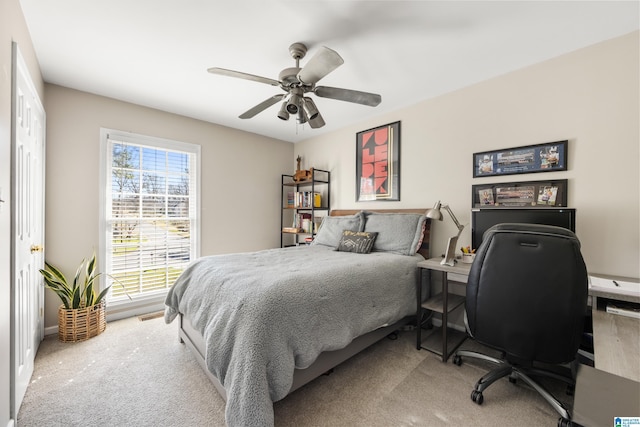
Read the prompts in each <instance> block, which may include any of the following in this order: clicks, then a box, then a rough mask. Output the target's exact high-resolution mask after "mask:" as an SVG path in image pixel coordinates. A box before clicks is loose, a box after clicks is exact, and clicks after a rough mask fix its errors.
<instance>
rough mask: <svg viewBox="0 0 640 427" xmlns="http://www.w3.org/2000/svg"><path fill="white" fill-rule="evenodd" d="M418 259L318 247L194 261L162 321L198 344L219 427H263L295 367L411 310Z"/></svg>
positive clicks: (170, 297) (270, 419)
mask: <svg viewBox="0 0 640 427" xmlns="http://www.w3.org/2000/svg"><path fill="white" fill-rule="evenodd" d="M419 260H422V257H420V256H419V255H416V256H414V257H410V256H404V255H395V254H390V253H382V252H373V253H370V254H367V255H362V254H354V253H348V252H337V251H334V250H333V249H331V248H328V247H326V246H320V245H315V246H308V247H294V248H287V249H271V250H265V251H259V252H252V253H243V254H230V255H216V256H210V257H203V258H201V259H199V260H197V261H195V262H193V263H192V264H191V265H190V266H189V267H188V268H187V269H186V270H185V271H184V272H183V274H182V275H181V276H180V277H179V278H178V280H177V281H176V283H175V284H174V285H173V287H172V288H171V290H170V291H169V294H168V296H167V298H166V302H165V304H166V309H165V321H166V322H167V323H170V322H171V321H173V319H174V318H175V317H176V316H177V314H178V312H180V313H183V314H184V315H185V316H186V317H187V318H188V319H190V321H191V323H192V324H193V326H194V327H195V328H196V329H197V330H199V331H200V333H201V334H202V336H203V337H204V339H205V342H206V355H205V360H206V363H207V366H208V368H209V370H210V371H211V372H212V373H213V374H214V375H215V376H216V377H217V378H218V379H219V380H220V382H221V383H222V385H223V386H224V388H225V390H226V392H227V407H226V414H225V416H226V421H227V424H228V425H230V426H269V425H273V402H275V401H277V400H280V399H282V398H284V397H285V396H286V395H287V393H288V392H289V389H290V388H291V384H292V378H293V372H294V368H306V367H308V366H309V365H310V364H311V363H313V362H314V360H315V359H316V358H317V356H318V355H319V354H320V353H321V352H323V351H327V350H337V349H340V348H343V347H345V346H346V345H348V344H349V343H350V342H351V341H352V340H353V339H354V338H355V337H358V336H360V335H362V334H365V333H367V332H370V331H372V330H374V329H377V328H379V327H381V326H383V325H386V324H390V323H393V322H395V321H397V320H399V319H401V318H402V317H404V316H407V315H410V314H414V313H415V310H416V303H415V295H416V293H415V283H416V280H417V268H416V263H417V262H418V261H419Z"/></svg>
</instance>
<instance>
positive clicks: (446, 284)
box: [442, 271, 449, 362]
mask: <svg viewBox="0 0 640 427" xmlns="http://www.w3.org/2000/svg"><path fill="white" fill-rule="evenodd" d="M448 299H449V281H448V275H447V272H446V271H443V272H442V361H443V362H446V361H447V359H448V355H449V352H447V312H448V311H449V310H448V308H447V307H448V305H449V304H448Z"/></svg>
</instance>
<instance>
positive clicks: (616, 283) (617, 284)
mask: <svg viewBox="0 0 640 427" xmlns="http://www.w3.org/2000/svg"><path fill="white" fill-rule="evenodd" d="M612 282H613V284H614V285H616V286H618V287H620V284H619V283H618V282H616V281H615V280H612Z"/></svg>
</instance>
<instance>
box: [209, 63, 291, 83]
mask: <svg viewBox="0 0 640 427" xmlns="http://www.w3.org/2000/svg"><path fill="white" fill-rule="evenodd" d="M207 71H208V72H210V73H211V74H219V75H221V76H228V77H236V78H239V79H245V80H253V81H254V82H258V83H266V84H268V85H271V86H280V82H279V81H277V80H273V79H269V78H267V77H260V76H256V75H253V74H248V73H243V72H240V71H233V70H227V69H226V68H218V67H213V68H209V69H207Z"/></svg>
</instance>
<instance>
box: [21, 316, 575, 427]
mask: <svg viewBox="0 0 640 427" xmlns="http://www.w3.org/2000/svg"><path fill="white" fill-rule="evenodd" d="M177 327H178V325H177V322H174V323H172V324H171V325H166V324H165V323H164V320H163V319H161V318H152V319H149V320H145V321H140V320H139V319H138V318H131V319H126V320H120V321H116V322H111V323H109V324H108V326H107V330H106V331H105V332H104V333H103V334H101V335H99V336H98V337H95V338H92V339H90V340H89V341H85V342H81V343H61V342H59V341H58V340H57V337H56V336H47V337H46V338H45V340H44V341H43V342H42V343H41V345H40V349H39V351H38V354H37V357H36V365H35V371H34V374H33V378H32V383H31V384H30V386H29V388H28V389H27V393H26V395H25V398H24V401H23V403H22V407H21V409H20V413H19V414H18V420H17V422H18V426H20V427H28V426H47V427H49V426H118V427H120V426H154V427H157V426H224V401H223V400H222V398H221V397H220V396H219V395H218V394H217V392H216V390H215V388H214V387H213V386H212V385H211V383H210V382H209V381H208V379H207V377H206V376H205V375H204V374H203V372H202V370H201V368H200V365H198V363H197V362H196V360H195V359H194V358H193V356H192V355H191V354H190V353H189V350H188V349H187V348H186V347H185V346H184V345H183V344H180V343H179V342H178V332H177ZM475 345H476V344H475V343H473V342H470V341H467V343H465V344H463V347H470V346H475ZM487 367H488V366H487V365H485V364H484V363H483V362H479V361H471V360H469V361H468V362H465V363H463V365H462V366H460V367H458V366H455V365H454V364H452V363H446V364H445V363H442V362H441V361H440V358H439V357H438V356H436V355H434V354H432V353H429V352H427V351H424V350H423V351H417V350H416V349H415V335H414V333H413V332H401V333H400V334H399V336H398V339H397V340H389V339H384V340H382V341H381V342H379V343H378V344H375V345H374V346H372V347H371V348H369V349H367V350H365V351H364V352H362V353H360V354H358V355H356V356H354V357H353V358H351V359H350V360H348V361H346V362H345V363H343V364H342V365H340V366H339V367H338V368H336V369H335V371H334V373H332V374H331V375H328V376H322V377H320V378H318V379H316V380H314V381H313V382H311V383H310V384H308V385H306V386H304V387H303V388H301V389H299V390H298V391H296V392H294V393H293V394H291V395H290V396H288V397H286V398H285V399H283V400H282V401H279V402H276V403H275V404H274V410H275V424H276V426H292V427H293V426H296V427H300V426H332V427H335V426H381V427H382V426H385V427H386V426H442V425H450V426H498V425H503V426H506V425H517V426H555V425H556V423H557V420H558V415H557V414H556V413H555V411H553V409H552V408H551V407H550V406H549V405H548V404H547V403H546V402H545V401H544V400H543V399H542V398H541V397H539V396H538V395H537V393H535V392H534V391H533V390H531V389H529V388H528V386H526V385H524V384H520V383H518V384H515V385H514V384H511V383H509V381H508V380H506V379H502V380H500V381H498V382H497V383H496V384H494V385H492V386H491V387H490V388H489V389H488V390H487V391H485V392H484V403H483V404H482V405H481V406H480V405H477V404H475V403H473V402H472V401H471V399H470V397H469V396H470V394H471V390H472V389H473V385H474V384H475V382H476V381H477V379H478V378H479V377H480V376H482V375H483V374H484V373H485V372H486V369H487ZM547 387H548V388H549V389H550V390H551V391H552V392H555V393H556V395H557V396H558V397H559V398H560V399H561V400H562V401H563V402H564V403H565V404H567V405H571V403H572V402H571V397H569V396H567V395H565V394H564V386H563V385H561V384H556V383H551V384H547Z"/></svg>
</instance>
